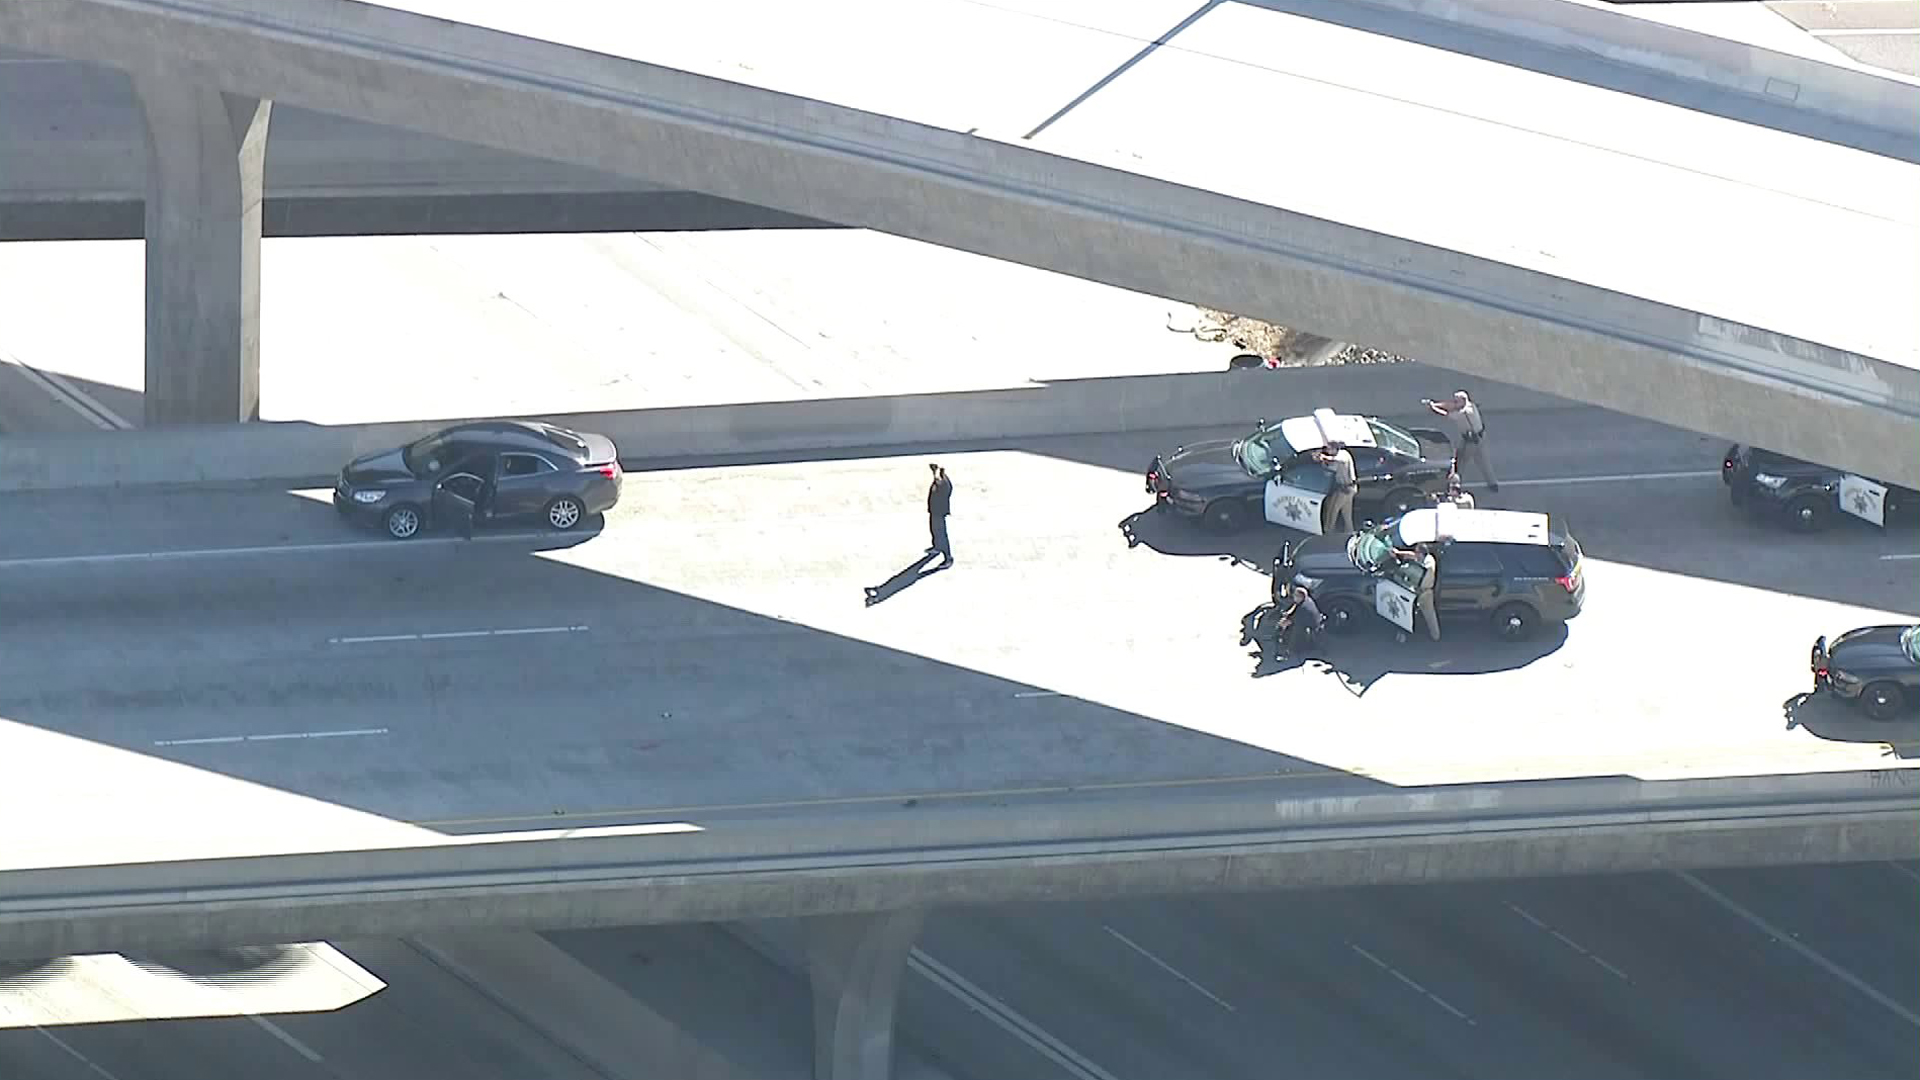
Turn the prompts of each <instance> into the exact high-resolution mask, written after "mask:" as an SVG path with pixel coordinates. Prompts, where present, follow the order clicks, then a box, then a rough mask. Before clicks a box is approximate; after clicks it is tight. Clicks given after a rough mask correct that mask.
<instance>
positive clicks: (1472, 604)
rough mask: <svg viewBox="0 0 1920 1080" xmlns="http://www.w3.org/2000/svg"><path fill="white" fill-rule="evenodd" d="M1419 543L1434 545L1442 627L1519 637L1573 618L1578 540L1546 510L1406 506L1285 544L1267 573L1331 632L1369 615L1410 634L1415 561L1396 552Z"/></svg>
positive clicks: (1578, 589) (1577, 600) (1578, 595)
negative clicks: (1304, 600)
mask: <svg viewBox="0 0 1920 1080" xmlns="http://www.w3.org/2000/svg"><path fill="white" fill-rule="evenodd" d="M1422 543H1424V544H1431V545H1432V550H1433V554H1434V562H1435V564H1436V566H1437V577H1436V579H1435V582H1434V590H1433V599H1434V606H1435V607H1437V608H1438V609H1439V613H1440V625H1441V626H1442V627H1446V626H1448V625H1449V620H1450V619H1451V620H1460V619H1467V620H1470V621H1473V622H1479V623H1484V624H1486V625H1488V626H1490V627H1491V629H1492V630H1493V632H1494V633H1495V634H1497V635H1499V636H1500V637H1503V638H1506V639H1508V640H1515V641H1517V640H1521V639H1524V638H1528V637H1531V636H1533V635H1534V634H1535V633H1536V632H1537V631H1539V629H1540V628H1541V627H1542V626H1545V625H1547V624H1550V623H1564V622H1566V621H1567V620H1568V619H1571V618H1573V617H1574V616H1576V615H1578V614H1580V608H1581V605H1582V604H1583V603H1584V601H1585V599H1586V593H1587V585H1586V580H1585V577H1584V575H1583V574H1582V572H1581V561H1582V557H1581V553H1580V545H1579V543H1578V542H1576V541H1575V540H1574V538H1573V536H1572V534H1571V533H1569V532H1567V531H1566V529H1565V528H1564V527H1562V526H1560V525H1559V524H1557V523H1556V522H1554V521H1553V520H1552V519H1551V518H1549V517H1548V516H1547V515H1546V514H1541V513H1533V512H1529V511H1521V510H1466V509H1462V508H1459V507H1456V506H1452V505H1441V506H1436V507H1429V508H1425V509H1419V510H1410V511H1408V512H1407V513H1406V514H1404V515H1402V516H1401V517H1400V518H1398V519H1397V520H1394V521H1390V522H1386V523H1384V524H1381V525H1376V526H1374V527H1373V528H1371V529H1366V530H1363V531H1361V532H1357V533H1354V534H1353V535H1351V536H1344V537H1333V536H1323V537H1320V538H1317V539H1313V540H1306V541H1303V542H1301V543H1300V544H1299V545H1297V546H1296V545H1293V544H1288V545H1286V546H1285V547H1284V548H1282V549H1281V553H1280V559H1279V561H1278V563H1277V564H1276V565H1275V567H1274V573H1275V575H1276V576H1277V577H1278V578H1280V579H1281V580H1291V581H1293V582H1295V583H1297V584H1301V585H1305V586H1306V587H1307V588H1308V589H1309V590H1311V591H1312V592H1313V596H1314V599H1315V601H1316V602H1317V603H1318V604H1319V605H1320V610H1321V612H1322V613H1323V614H1325V615H1326V617H1327V628H1328V629H1329V630H1332V631H1334V632H1336V633H1347V632H1352V631H1354V630H1358V629H1359V628H1361V627H1362V626H1364V625H1368V624H1369V623H1371V621H1372V619H1373V618H1374V617H1376V616H1377V617H1379V618H1381V619H1385V620H1386V621H1387V622H1390V623H1392V624H1393V625H1395V626H1397V627H1399V628H1400V629H1401V630H1402V631H1406V632H1411V631H1412V630H1413V615H1414V594H1415V592H1416V590H1418V588H1419V585H1420V573H1421V571H1420V565H1419V563H1418V562H1407V561H1403V560H1401V559H1399V558H1397V557H1395V555H1394V552H1395V550H1396V549H1399V550H1401V551H1407V550H1410V549H1411V547H1412V546H1413V545H1414V544H1422ZM1453 625H1458V623H1457V622H1455V623H1453Z"/></svg>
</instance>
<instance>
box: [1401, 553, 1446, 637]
mask: <svg viewBox="0 0 1920 1080" xmlns="http://www.w3.org/2000/svg"><path fill="white" fill-rule="evenodd" d="M1393 553H1394V555H1395V556H1397V557H1398V558H1400V559H1401V561H1403V562H1417V563H1419V566H1420V587H1419V588H1417V589H1415V590H1414V593H1413V610H1414V613H1415V614H1417V615H1418V616H1419V617H1420V621H1421V622H1423V623H1425V624H1426V626H1427V636H1428V637H1430V638H1432V639H1433V640H1435V641H1439V640H1440V612H1439V609H1438V608H1436V607H1435V605H1434V602H1433V584H1434V579H1435V578H1436V577H1438V576H1439V573H1440V563H1439V561H1438V560H1436V559H1435V558H1434V556H1433V545H1431V544H1415V545H1413V550H1411V551H1408V550H1406V549H1404V548H1395V549H1394V552H1393ZM1401 640H1402V641H1404V640H1406V635H1404V634H1402V635H1401Z"/></svg>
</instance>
